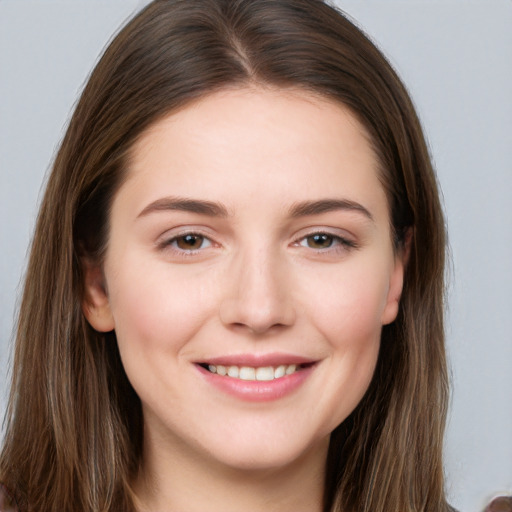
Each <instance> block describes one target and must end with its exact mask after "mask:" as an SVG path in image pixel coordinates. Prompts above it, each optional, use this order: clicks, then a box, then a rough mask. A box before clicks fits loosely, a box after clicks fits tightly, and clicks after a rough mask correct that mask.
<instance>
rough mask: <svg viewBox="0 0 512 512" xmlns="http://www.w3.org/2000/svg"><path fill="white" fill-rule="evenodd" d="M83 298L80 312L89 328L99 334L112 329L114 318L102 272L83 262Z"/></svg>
mask: <svg viewBox="0 0 512 512" xmlns="http://www.w3.org/2000/svg"><path fill="white" fill-rule="evenodd" d="M82 264H83V268H84V297H83V300H82V311H83V313H84V315H85V318H87V321H88V322H89V324H91V326H92V327H93V328H94V329H95V330H96V331H99V332H109V331H112V330H113V329H114V326H115V325H114V317H113V316H112V311H111V308H110V302H109V300H108V295H107V291H106V286H105V278H104V275H103V271H102V269H101V267H100V266H99V265H94V264H92V263H90V262H88V261H83V262H82Z"/></svg>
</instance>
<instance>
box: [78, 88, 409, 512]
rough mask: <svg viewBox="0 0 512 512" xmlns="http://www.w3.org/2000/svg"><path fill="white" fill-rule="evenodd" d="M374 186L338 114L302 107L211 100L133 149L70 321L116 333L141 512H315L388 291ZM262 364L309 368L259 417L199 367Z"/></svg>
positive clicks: (376, 340) (249, 98)
mask: <svg viewBox="0 0 512 512" xmlns="http://www.w3.org/2000/svg"><path fill="white" fill-rule="evenodd" d="M377 168H378V162H377V160H376V157H375V154H374V152H373V151H372V149H371V146H370V143H369V140H368V136H367V134H366V133H365V130H364V128H363V127H362V125H361V124H360V123H359V122H358V121H357V119H356V118H355V117H354V116H353V115H352V114H351V113H350V111H349V110H348V109H346V108H345V107H344V106H343V105H340V104H336V103H334V102H331V101H329V100H325V99H321V98H318V97H316V96H314V95H312V94H310V93H306V92H303V91H298V90H273V89H261V88H247V89H238V90H226V91H222V92H216V93H214V94H211V95H209V96H207V97H205V98H203V99H201V100H199V101H197V102H195V103H194V104H192V105H189V106H188V107H186V108H184V109H182V110H180V111H179V112H176V113H173V114H171V115H169V116H168V117H166V118H164V119H163V120H160V121H158V122H157V123H156V124H155V125H153V126H152V127H151V128H150V129H149V130H148V131H147V132H145V134H144V135H143V137H142V138H141V139H140V140H139V141H138V142H137V144H136V146H135V147H134V148H133V152H132V158H131V161H130V165H129V169H128V171H129V172H128V178H127V179H126V181H125V182H124V183H123V185H122V186H121V187H120V189H119V191H118V193H117V194H116V196H115V198H114V201H113V205H112V210H111V219H110V237H109V243H108V248H107V252H106V257H105V261H104V263H103V265H102V266H101V267H99V266H94V265H89V266H88V268H87V272H86V289H87V299H86V301H85V303H84V312H85V314H86V316H87V318H88V320H89V322H90V323H91V325H92V326H93V327H94V328H95V329H97V330H99V331H109V330H112V329H115V331H116V335H117V339H118V343H119V348H120V353H121V357H122V360H123V364H124V366H125V370H126V372H127V375H128V377H129V379H130V381H131V383H132V385H133V387H134V389H135V390H136V391H137V393H138V395H139V397H140V399H141V401H142V406H143V412H144V422H145V447H144V460H143V463H142V470H141V474H140V477H139V479H138V480H137V482H135V491H136V494H137V495H138V498H139V507H140V509H141V510H159V511H162V512H165V511H171V510H176V511H178V510H187V511H192V512H193V511H204V510H210V511H215V510H219V511H220V510H222V511H223V512H226V511H228V512H229V511H238V510H246V511H257V510H258V511H259V510H276V511H278V510H294V511H302V510H304V511H306V510H307V511H314V510H321V501H322V492H323V472H324V465H325V459H326V455H327V449H328V442H329V435H330V433H331V432H332V430H333V429H334V428H335V427H336V426H337V425H339V424H340V423H342V422H343V420H344V419H345V418H346V417H347V416H348V415H349V414H350V413H351V412H352V411H353V410H354V408H355V407H356V405H357V404H358V402H359V401H360V400H361V398H362V396H363V395H364V393H365V391H366V389H367V388H368V385H369V383H370V380H371V378H372V375H373V371H374V368H375V364H376V361H377V357H378V351H379V344H380V334H381V328H382V325H384V324H387V323H390V322H392V321H393V320H394V319H395V317H396V314H397V310H398V302H399V298H400V293H401V290H402V281H403V267H404V262H403V257H402V254H401V253H400V252H397V251H396V250H395V248H394V246H393V244H392V241H391V238H392V237H391V231H390V218H389V211H388V209H389V208H388V202H387V199H386V195H385V192H384V190H383V188H382V185H381V183H380V181H379V177H378V172H377ZM169 198H171V199H172V200H175V199H176V198H181V199H187V200H191V199H193V200H198V201H205V200H206V201H210V202H214V203H215V204H216V205H217V206H218V207H219V208H220V209H221V210H222V211H221V212H209V213H205V212H202V213H201V212H197V211H196V212H193V211H183V209H175V205H174V206H173V207H172V208H170V207H169V206H170V204H169V201H170V200H171V199H169ZM332 199H335V200H341V201H344V202H345V203H343V204H342V206H343V207H340V204H338V205H337V207H336V208H330V209H329V208H327V211H323V212H320V211H309V212H308V211H304V208H303V209H302V211H299V210H300V209H299V208H298V206H297V205H299V204H303V203H307V202H310V203H311V202H317V201H324V200H332ZM155 202H156V203H155ZM347 204H348V205H349V206H350V208H347ZM310 210H311V209H310ZM211 213H215V215H211ZM218 213H222V215H218ZM187 234H193V235H194V236H192V238H189V239H186V238H183V237H184V236H185V235H187ZM315 234H316V235H317V237H316V238H315V237H314V235H315ZM187 242H190V243H188V244H187ZM190 247H191V248H192V250H191V249H190ZM276 353H277V354H286V355H293V356H300V357H303V358H306V359H307V360H308V361H309V360H310V361H314V362H315V364H314V365H313V367H312V368H311V369H310V370H309V374H308V376H307V378H306V379H305V380H304V381H303V382H302V383H301V384H300V385H299V386H298V387H297V388H296V389H294V390H293V391H292V392H291V393H288V394H286V395H285V396H283V397H281V398H277V399H272V400H267V401H264V402H254V401H250V400H244V399H243V398H240V397H239V396H232V395H230V394H228V393H225V392H224V391H223V390H220V389H218V388H217V387H215V386H212V385H211V382H210V380H209V379H208V378H205V375H204V373H205V372H204V371H203V372H201V371H200V370H199V369H198V366H197V364H196V363H197V362H198V361H209V360H211V359H212V358H215V357H231V356H234V355H242V356H244V355H247V354H250V355H268V354H276ZM225 378H227V377H225ZM198 482H201V485H200V486H198ZM198 487H199V488H198Z"/></svg>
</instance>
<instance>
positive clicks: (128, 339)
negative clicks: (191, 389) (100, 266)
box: [109, 255, 212, 357]
mask: <svg viewBox="0 0 512 512" xmlns="http://www.w3.org/2000/svg"><path fill="white" fill-rule="evenodd" d="M125 269H126V270H125ZM134 269H135V270H134ZM182 270H183V269H181V270H180V272H175V271H173V269H172V267H171V266H170V265H169V264H167V263H161V262H152V263H151V264H148V265H144V264H141V262H140V260H138V259H137V258H135V257H132V258H130V257H129V255H127V256H126V258H124V259H123V260H121V261H119V262H118V264H117V271H116V273H115V274H114V278H113V279H112V283H109V295H110V302H111V307H112V312H113V316H114V322H115V330H116V335H117V339H118V343H119V346H120V350H121V351H122V352H124V353H126V354H127V353H128V352H138V353H139V354H138V355H140V353H141V352H144V355H145V357H150V356H151V355H152V354H151V353H152V351H155V352H156V351H158V352H159V353H160V354H161V353H162V352H173V353H179V352H180V350H181V349H182V348H183V346H184V345H185V344H186V343H187V342H188V341H189V340H190V339H191V338H193V336H194V334H195V333H196V332H197V330H198V329H199V328H200V327H201V325H203V323H204V322H205V317H207V316H208V315H209V312H210V311H211V310H212V298H211V292H210V288H211V287H210V286H209V284H208V282H201V280H200V279H198V278H197V276H196V277H194V276H190V275H187V272H183V271H182ZM155 356H156V354H155Z"/></svg>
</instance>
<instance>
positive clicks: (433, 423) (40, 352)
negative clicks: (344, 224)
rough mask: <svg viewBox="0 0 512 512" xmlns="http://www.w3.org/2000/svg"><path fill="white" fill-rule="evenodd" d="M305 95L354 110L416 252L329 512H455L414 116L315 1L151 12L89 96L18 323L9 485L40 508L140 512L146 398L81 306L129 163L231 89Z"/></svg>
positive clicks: (120, 43)
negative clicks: (144, 138) (160, 132)
mask: <svg viewBox="0 0 512 512" xmlns="http://www.w3.org/2000/svg"><path fill="white" fill-rule="evenodd" d="M251 84H261V85H266V86H273V87H278V88H280V87H282V88H287V87H293V88H302V89H305V90H308V91H311V92H313V93H315V94H319V95H322V96H323V97H326V98H329V99H332V100H335V101H338V102H341V103H343V104H345V105H346V106H348V107H349V108H350V109H351V110H352V111H353V112H354V113H355V114H356V115H357V116H358V117H359V119H360V121H361V122H362V123H363V124H364V126H365V127H366V129H367V130H368V132H369V133H370V135H371V138H372V143H373V145H374V148H375V150H376V152H377V154H378V157H379V160H380V165H381V169H380V170H381V180H382V183H383V186H384V188H385V190H386V192H387V194H388V198H389V204H390V211H391V219H392V224H393V228H394V234H395V239H396V243H397V245H400V244H401V243H402V242H403V240H404V237H406V236H407V237H409V238H410V256H409V261H408V266H407V270H406V275H405V284H404V290H403V294H402V300H401V306H400V311H399V314H398V317H397V319H396V321H395V322H394V323H392V324H391V325H388V326H385V327H384V328H383V331H382V341H381V350H380V355H379V361H378V364H377V368H376V371H375V375H374V377H373V380H372V383H371V385H370V388H369V389H368V391H367V393H366V395H365V397H364V399H363V400H362V402H361V403H360V404H359V405H358V407H357V408H356V410H355V411H354V412H353V413H352V414H351V416H350V417H349V418H348V419H347V420H346V421H345V422H343V424H342V425H340V426H339V427H338V428H337V429H336V430H335V431H334V432H333V434H332V436H331V446H330V450H329V455H328V461H327V480H326V486H325V498H324V510H326V511H328V510H333V511H341V510H343V511H344V512H356V511H357V512H384V511H385V512H388V511H390V510H400V511H401V512H408V511H409V512H412V511H420V510H421V511H426V510H428V511H438V512H441V511H446V510H448V506H447V505H446V501H445V496H444V483H443V468H442V440H443V431H444V420H445V413H446V405H447V375H446V373H447V372H446V362H445V352H444V332H443V298H444V297H443V294H444V285H443V277H444V276H443V274H444V256H445V231H444V221H443V215H442V211H441V206H440V202H439V194H438V190H437V185H436V179H435V176H434V173H433V171H432V167H431V163H430V159H429V155H428V150H427V147H426V144H425V141H424V137H423V134H422V130H421V127H420V124H419V122H418V119H417V116H416V114H415V111H414V108H413V105H412V103H411V101H410V99H409V96H408V94H407V92H406V90H405V88H404V86H403V85H402V83H401V81H400V80H399V78H398V77H397V75H396V74H395V72H394V71H393V70H392V68H391V67H390V65H389V64H388V63H387V61H386V60H385V58H384V57H383V56H382V54H381V53H380V52H379V51H378V50H377V48H376V47H375V46H374V45H373V44H372V43H371V42H370V41H369V39H368V38H367V37H366V36H365V35H364V34H363V33H362V32H361V31H360V30H359V29H358V28H356V27H355V26H354V25H353V24H352V23H351V22H350V21H348V20H347V18H346V17H344V16H343V15H342V14H341V13H339V12H338V11H336V10H335V9H334V8H332V7H330V6H328V5H327V4H325V3H324V2H322V1H320V0H157V1H155V2H153V3H151V4H150V5H149V6H148V7H146V8H145V9H144V10H143V11H142V12H141V13H140V14H139V15H138V16H137V17H136V18H134V19H133V20H132V21H131V22H130V23H129V24H128V25H127V26H126V27H125V28H124V29H123V30H122V31H121V32H120V33H119V35H118V36H117V37H116V38H115V39H114V40H113V42H112V44H111V45H110V46H109V47H108V49H107V50H106V52H105V54H104V55H103V57H102V59H101V60H100V62H99V64H98V65H97V67H96V69H95V70H94V71H93V73H92V75H91V77H90V80H89V82H88V83H87V85H86V87H85V89H84V91H83V94H82V97H81V99H80V101H79V103H78V105H77V107H76V110H75V113H74V115H73V118H72V119H71V122H70V126H69V128H68V130H67V133H66V136H65V138H64V140H63V143H62V146H61V148H60V151H59V152H58V154H57V157H56V160H55V164H54V167H53V172H52V173H51V175H50V178H49V181H48V184H47V189H46V194H45V196H44V200H43V203H42V205H41V210H40V213H39V217H38V221H37V227H36V231H35V236H34V240H33V245H32V252H31V258H30V262H29V266H28V270H27V275H26V281H25V289H24V295H23V300H22V303H21V308H20V312H19V319H18V326H17V329H18V330H17V340H16V351H15V358H14V368H13V378H12V388H11V396H10V404H9V410H8V416H7V430H6V437H5V444H4V447H3V452H2V454H1V458H0V478H1V480H2V481H3V482H4V483H5V484H6V485H7V487H9V488H11V489H12V490H13V491H14V493H15V494H16V496H18V498H19V499H20V500H21V501H22V503H24V505H25V508H26V509H27V510H30V511H32V510H33V511H41V510H44V511H57V510H58V511H59V512H62V511H69V512H71V511H74V512H76V511H77V510H80V511H91V512H92V511H100V510H101V511H120V510H123V511H130V510H133V503H132V500H131V494H130V482H131V481H132V478H133V476H134V474H135V472H136V471H137V469H138V465H139V461H140V457H141V450H142V411H141V405H140V401H139V399H138V397H137V395H136V394H135V392H134V390H133V389H132V388H131V386H130V384H129V382H128V380H127V378H126V375H125V373H124V370H123V367H122V364H121V361H120V358H119V354H118V351H117V346H116V342H115V333H107V334H102V333H98V332H96V331H94V330H93V329H92V328H91V327H90V326H89V324H88V323H87V321H86V320H85V318H84V315H83V313H82V310H81V303H82V299H83V293H84V290H83V269H82V265H81V260H82V258H83V257H84V256H87V257H89V258H96V259H97V260H98V261H101V258H102V255H103V252H104V249H105V246H106V244H107V243H108V229H109V228H108V219H109V207H110V204H111V201H112V197H113V196H114V194H115V193H116V190H117V188H118V187H119V186H120V184H121V183H122V182H123V176H124V172H125V168H126V162H127V159H128V158H129V151H130V149H131V148H132V147H133V144H134V142H135V141H136V140H137V139H138V138H139V137H140V136H141V134H142V133H143V132H144V131H145V130H146V129H147V128H148V127H149V126H150V125H151V124H152V123H154V122H155V121H157V120H158V119H160V118H161V117H163V116H164V115H166V114H168V113H170V112H172V111H174V110H176V109H178V108H180V107H182V106H184V105H187V104H188V103H189V102H190V101H192V100H193V99H195V98H198V97H201V96H204V95H206V94H209V93H211V92H212V91H215V90H219V89H222V88H226V87H243V86H246V85H251Z"/></svg>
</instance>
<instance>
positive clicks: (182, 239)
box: [166, 233, 212, 252]
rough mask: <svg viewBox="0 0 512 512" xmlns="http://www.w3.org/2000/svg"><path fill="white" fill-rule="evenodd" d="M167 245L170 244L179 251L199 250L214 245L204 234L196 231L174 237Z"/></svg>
mask: <svg viewBox="0 0 512 512" xmlns="http://www.w3.org/2000/svg"><path fill="white" fill-rule="evenodd" d="M166 245H170V246H171V247H173V248H174V249H176V250H179V251H188V252H191V251H198V250H200V249H206V248H207V247H210V246H211V245H212V243H211V241H210V240H209V239H208V238H206V237H205V236H203V235H199V234H196V233H186V234H184V235H180V236H177V237H175V238H172V239H171V240H169V241H168V242H167V244H166Z"/></svg>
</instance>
